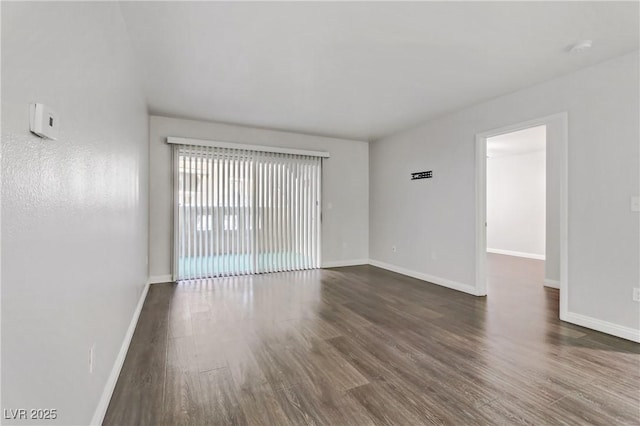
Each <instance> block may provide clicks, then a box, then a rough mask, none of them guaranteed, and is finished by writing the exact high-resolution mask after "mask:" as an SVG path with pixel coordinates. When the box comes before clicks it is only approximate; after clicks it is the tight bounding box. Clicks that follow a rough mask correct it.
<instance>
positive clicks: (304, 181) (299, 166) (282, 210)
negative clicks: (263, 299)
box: [174, 145, 322, 280]
mask: <svg viewBox="0 0 640 426" xmlns="http://www.w3.org/2000/svg"><path fill="white" fill-rule="evenodd" d="M174 161H175V164H174V167H175V171H176V179H175V186H176V187H175V194H176V209H177V212H176V213H177V214H176V224H175V227H176V233H175V235H176V239H175V244H174V250H175V262H174V267H175V268H177V279H179V280H187V279H197V278H209V277H219V276H230V275H242V274H254V273H262V272H280V271H293V270H301V269H312V268H318V267H319V266H320V194H321V188H320V183H321V161H322V160H321V159H320V158H318V157H315V156H307V155H297V154H280V153H271V152H259V151H249V150H241V149H230V148H215V147H205V146H194V145H174Z"/></svg>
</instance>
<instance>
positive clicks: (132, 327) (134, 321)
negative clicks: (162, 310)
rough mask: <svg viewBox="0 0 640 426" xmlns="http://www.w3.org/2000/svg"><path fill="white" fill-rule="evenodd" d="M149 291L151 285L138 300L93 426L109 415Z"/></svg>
mask: <svg viewBox="0 0 640 426" xmlns="http://www.w3.org/2000/svg"><path fill="white" fill-rule="evenodd" d="M148 291H149V284H146V285H145V286H144V289H143V290H142V294H141V295H140V299H139V300H138V305H137V306H136V309H135V311H133V317H132V318H131V322H130V323H129V328H128V329H127V332H126V334H125V335H124V340H123V341H122V346H121V347H120V352H118V356H117V357H116V361H115V362H114V364H113V368H112V369H111V374H109V378H108V379H107V383H106V385H105V386H104V390H103V391H102V396H101V397H100V401H98V406H97V407H96V411H95V412H94V413H93V418H92V419H91V425H96V426H99V425H101V424H102V421H103V420H104V415H105V414H107V408H109V402H111V396H112V395H113V391H114V389H115V388H116V383H118V377H119V376H120V370H122V365H123V364H124V359H125V358H126V356H127V351H128V350H129V345H130V344H131V339H132V338H133V332H134V331H136V325H138V318H139V317H140V312H142V306H143V305H144V301H145V299H146V298H147V292H148Z"/></svg>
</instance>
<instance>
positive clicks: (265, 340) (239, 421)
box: [104, 254, 640, 425]
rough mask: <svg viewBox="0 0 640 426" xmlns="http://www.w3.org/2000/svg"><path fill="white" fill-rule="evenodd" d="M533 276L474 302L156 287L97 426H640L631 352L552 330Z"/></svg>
mask: <svg viewBox="0 0 640 426" xmlns="http://www.w3.org/2000/svg"><path fill="white" fill-rule="evenodd" d="M543 265H544V264H543V262H541V261H536V260H530V259H521V258H515V257H510V256H503V255H496V254H490V255H489V296H488V297H487V298H477V297H474V296H470V295H466V294H463V293H460V292H457V291H453V290H449V289H446V288H443V287H440V286H437V285H433V284H428V283H425V282H423V281H419V280H416V279H413V278H409V277H406V276H402V275H398V274H395V273H392V272H388V271H385V270H382V269H379V268H375V267H372V266H357V267H349V268H336V269H326V270H316V271H305V272H293V273H277V274H265V275H258V276H245V277H234V278H223V279H215V280H208V281H191V282H185V283H180V284H157V285H153V286H151V288H150V290H149V294H148V296H147V300H146V301H145V304H144V307H143V311H142V313H141V316H140V320H139V323H138V326H137V328H136V332H135V335H134V337H133V341H132V343H131V347H130V349H129V352H128V354H127V358H126V361H125V363H124V367H123V369H122V373H121V375H120V378H119V380H118V384H117V386H116V389H115V392H114V395H113V398H112V400H111V404H110V406H109V409H108V412H107V415H106V417H105V420H104V424H105V425H303V424H313V425H378V424H381V425H382V424H385V425H386V424H388V425H391V424H393V425H421V424H452V425H476V424H478V425H488V424H532V425H540V424H601V425H617V424H629V425H638V424H640V345H638V344H635V343H632V342H628V341H625V340H622V339H617V338H614V337H611V336H607V335H604V334H601V333H598V332H594V331H591V330H588V329H585V328H581V327H577V326H573V325H570V324H567V323H563V322H560V321H559V320H558V291H557V290H553V289H548V288H544V287H543V286H542V281H543V269H544V266H543Z"/></svg>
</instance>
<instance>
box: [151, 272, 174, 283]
mask: <svg viewBox="0 0 640 426" xmlns="http://www.w3.org/2000/svg"><path fill="white" fill-rule="evenodd" d="M172 282H173V276H171V274H169V275H154V276H152V277H149V284H162V283H172Z"/></svg>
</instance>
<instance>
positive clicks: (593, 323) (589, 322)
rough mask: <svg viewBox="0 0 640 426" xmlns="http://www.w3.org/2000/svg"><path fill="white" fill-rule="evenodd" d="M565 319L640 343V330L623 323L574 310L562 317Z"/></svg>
mask: <svg viewBox="0 0 640 426" xmlns="http://www.w3.org/2000/svg"><path fill="white" fill-rule="evenodd" d="M560 319H561V320H563V321H566V322H570V323H572V324H576V325H580V326H582V327H587V328H590V329H592V330H596V331H601V332H603V333H607V334H611V335H613V336H616V337H621V338H623V339H627V340H631V341H632V342H637V343H640V330H638V329H635V328H631V327H625V326H622V325H618V324H614V323H611V322H608V321H603V320H599V319H597V318H592V317H589V316H586V315H582V314H576V313H574V312H567V314H566V315H564V318H562V317H561V318H560Z"/></svg>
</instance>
